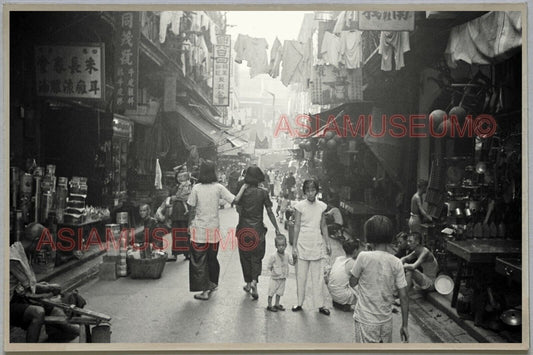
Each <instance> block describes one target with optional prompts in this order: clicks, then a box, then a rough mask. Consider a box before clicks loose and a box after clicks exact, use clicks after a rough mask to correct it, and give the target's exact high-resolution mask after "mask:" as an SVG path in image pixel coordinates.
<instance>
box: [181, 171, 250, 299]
mask: <svg viewBox="0 0 533 355" xmlns="http://www.w3.org/2000/svg"><path fill="white" fill-rule="evenodd" d="M215 171H216V170H215V164H214V163H212V162H210V161H206V162H203V163H202V165H200V171H199V174H198V183H197V184H195V185H194V186H193V188H192V191H191V194H190V196H189V199H188V200H187V203H188V204H189V206H191V210H190V211H189V215H190V218H191V219H192V220H191V223H190V231H191V250H190V256H191V261H190V263H189V289H190V291H191V292H198V291H201V293H199V294H196V295H194V298H196V299H198V300H204V301H205V300H208V299H209V296H210V294H211V292H212V291H214V290H215V289H216V288H217V287H218V277H219V274H220V265H219V263H218V260H217V254H218V244H219V242H220V232H219V231H218V229H219V225H220V223H219V218H218V211H219V209H218V203H219V199H221V198H222V199H224V200H226V201H227V202H228V203H233V202H234V201H235V196H234V195H233V194H232V193H231V192H229V191H228V190H227V189H226V188H225V187H224V186H222V185H221V184H219V183H218V182H217V176H216V173H215ZM241 190H242V191H244V190H243V189H241ZM242 191H240V192H239V194H238V195H237V196H239V195H240V196H242Z"/></svg>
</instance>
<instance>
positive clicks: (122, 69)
mask: <svg viewBox="0 0 533 355" xmlns="http://www.w3.org/2000/svg"><path fill="white" fill-rule="evenodd" d="M118 17H119V18H118V24H119V28H118V31H117V35H116V37H115V53H116V54H115V107H116V108H117V109H132V110H135V109H137V85H138V73H139V66H138V63H139V38H140V19H139V12H120V13H118Z"/></svg>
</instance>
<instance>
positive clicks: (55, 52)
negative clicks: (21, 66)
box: [35, 43, 105, 100]
mask: <svg viewBox="0 0 533 355" xmlns="http://www.w3.org/2000/svg"><path fill="white" fill-rule="evenodd" d="M35 70H36V79H37V82H36V84H37V95H39V96H51V97H63V98H76V99H96V100H100V99H102V98H103V97H104V89H105V77H104V72H105V70H104V45H103V44H102V43H95V44H88V45H85V46H81V45H62V46H59V45H57V46H56V45H42V46H36V47H35Z"/></svg>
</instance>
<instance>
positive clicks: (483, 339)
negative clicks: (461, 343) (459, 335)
mask: <svg viewBox="0 0 533 355" xmlns="http://www.w3.org/2000/svg"><path fill="white" fill-rule="evenodd" d="M426 299H427V300H428V302H429V303H431V304H432V305H433V306H434V307H436V308H437V309H439V310H440V311H441V312H443V313H445V314H446V315H447V316H448V317H450V318H451V319H452V320H453V321H454V322H455V323H457V324H458V325H459V326H460V327H461V328H463V329H464V330H465V331H466V332H467V333H468V335H470V336H471V337H473V338H474V339H476V340H477V341H479V342H480V343H508V341H507V340H506V339H504V338H502V337H500V336H499V335H498V334H496V333H494V332H492V331H490V330H486V329H483V328H481V327H476V326H475V325H474V322H472V321H469V320H465V319H462V318H461V317H459V316H458V315H457V312H456V311H455V309H453V308H452V307H451V304H450V300H449V299H448V298H447V297H446V296H442V295H441V294H439V293H437V292H429V293H428V294H427V297H426Z"/></svg>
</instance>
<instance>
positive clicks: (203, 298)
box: [194, 293, 209, 301]
mask: <svg viewBox="0 0 533 355" xmlns="http://www.w3.org/2000/svg"><path fill="white" fill-rule="evenodd" d="M194 298H195V299H197V300H201V301H207V300H208V299H209V293H208V294H207V295H204V294H202V293H197V294H196V295H194Z"/></svg>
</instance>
